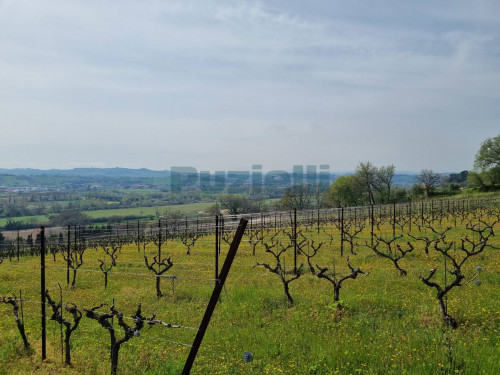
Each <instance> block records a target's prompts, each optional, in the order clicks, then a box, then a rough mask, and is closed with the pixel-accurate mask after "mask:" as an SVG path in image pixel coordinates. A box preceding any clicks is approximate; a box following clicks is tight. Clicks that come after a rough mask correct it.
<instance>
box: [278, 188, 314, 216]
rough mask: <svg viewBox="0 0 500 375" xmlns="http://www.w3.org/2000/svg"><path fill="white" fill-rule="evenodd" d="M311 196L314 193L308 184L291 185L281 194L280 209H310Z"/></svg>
mask: <svg viewBox="0 0 500 375" xmlns="http://www.w3.org/2000/svg"><path fill="white" fill-rule="evenodd" d="M313 194H315V191H314V189H313V188H312V186H311V185H309V184H299V185H293V186H291V187H289V188H288V189H286V191H285V192H284V193H283V196H282V197H281V204H282V207H283V208H284V209H287V210H291V209H294V208H296V209H297V210H304V209H307V208H310V206H311V201H312V198H313Z"/></svg>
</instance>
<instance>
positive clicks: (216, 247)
mask: <svg viewBox="0 0 500 375" xmlns="http://www.w3.org/2000/svg"><path fill="white" fill-rule="evenodd" d="M218 278H219V216H218V215H215V286H216V287H217V279H218Z"/></svg>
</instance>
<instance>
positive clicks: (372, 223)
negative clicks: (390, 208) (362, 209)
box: [370, 204, 374, 248]
mask: <svg viewBox="0 0 500 375" xmlns="http://www.w3.org/2000/svg"><path fill="white" fill-rule="evenodd" d="M373 210H374V207H373V204H372V205H371V218H370V221H371V238H372V240H371V246H372V248H373V225H374V219H373Z"/></svg>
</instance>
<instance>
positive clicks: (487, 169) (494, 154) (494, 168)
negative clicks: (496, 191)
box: [468, 135, 500, 188]
mask: <svg viewBox="0 0 500 375" xmlns="http://www.w3.org/2000/svg"><path fill="white" fill-rule="evenodd" d="M474 169H475V171H474V172H471V173H470V176H469V180H468V181H469V184H470V185H472V186H476V187H481V188H489V187H494V186H495V185H496V184H498V183H500V135H497V136H496V137H494V138H487V139H486V140H485V141H484V142H483V143H481V147H480V148H479V151H478V152H477V154H476V158H475V160H474Z"/></svg>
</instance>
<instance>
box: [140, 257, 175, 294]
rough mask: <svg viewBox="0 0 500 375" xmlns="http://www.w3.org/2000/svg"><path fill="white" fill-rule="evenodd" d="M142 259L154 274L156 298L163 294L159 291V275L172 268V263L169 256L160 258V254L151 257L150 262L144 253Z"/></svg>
mask: <svg viewBox="0 0 500 375" xmlns="http://www.w3.org/2000/svg"><path fill="white" fill-rule="evenodd" d="M144 261H145V262H146V267H147V268H148V269H149V270H151V271H153V272H154V274H155V275H156V296H157V297H158V298H161V297H162V296H163V293H162V292H161V289H160V280H161V275H163V274H164V273H165V272H167V271H168V270H169V269H170V268H172V266H173V265H174V263H173V262H172V260H171V259H170V257H168V258H163V259H160V254H158V255H156V256H154V257H153V262H152V263H149V261H148V257H147V256H146V255H144Z"/></svg>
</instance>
